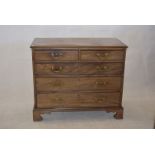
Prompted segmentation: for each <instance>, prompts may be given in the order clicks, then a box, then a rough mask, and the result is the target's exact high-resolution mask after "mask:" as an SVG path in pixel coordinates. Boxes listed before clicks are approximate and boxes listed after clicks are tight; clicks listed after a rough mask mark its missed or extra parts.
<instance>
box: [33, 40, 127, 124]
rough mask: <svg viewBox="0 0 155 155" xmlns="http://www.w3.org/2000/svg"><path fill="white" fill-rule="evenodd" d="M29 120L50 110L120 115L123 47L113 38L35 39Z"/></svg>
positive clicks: (116, 116)
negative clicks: (32, 105)
mask: <svg viewBox="0 0 155 155" xmlns="http://www.w3.org/2000/svg"><path fill="white" fill-rule="evenodd" d="M31 49H32V61H33V79H34V101H35V103H34V109H33V120H34V121H40V120H42V117H41V114H44V113H46V112H54V111H78V110H81V111H84V110H92V111H96V110H103V111H107V112H114V113H115V115H114V116H115V118H116V119H122V118H123V107H122V93H123V77H124V66H125V55H126V49H127V46H126V45H125V44H124V43H122V42H121V41H119V40H118V39H114V38H36V39H34V41H33V43H32V45H31Z"/></svg>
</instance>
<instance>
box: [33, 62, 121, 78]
mask: <svg viewBox="0 0 155 155" xmlns="http://www.w3.org/2000/svg"><path fill="white" fill-rule="evenodd" d="M122 73H123V64H122V63H81V64H79V65H78V63H50V64H49V63H48V64H35V74H46V75H57V74H86V75H87V74H98V75H100V74H101V75H121V74H122Z"/></svg>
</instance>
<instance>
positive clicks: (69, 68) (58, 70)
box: [35, 63, 78, 75]
mask: <svg viewBox="0 0 155 155" xmlns="http://www.w3.org/2000/svg"><path fill="white" fill-rule="evenodd" d="M77 73H78V64H77V63H48V64H35V74H46V75H57V74H77Z"/></svg>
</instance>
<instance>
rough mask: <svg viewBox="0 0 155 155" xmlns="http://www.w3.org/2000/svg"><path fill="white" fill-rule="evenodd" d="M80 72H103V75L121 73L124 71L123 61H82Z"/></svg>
mask: <svg viewBox="0 0 155 155" xmlns="http://www.w3.org/2000/svg"><path fill="white" fill-rule="evenodd" d="M79 73H80V74H99V75H100V74H101V75H121V74H122V73H123V64H122V63H102V62H101V63H81V64H80V65H79Z"/></svg>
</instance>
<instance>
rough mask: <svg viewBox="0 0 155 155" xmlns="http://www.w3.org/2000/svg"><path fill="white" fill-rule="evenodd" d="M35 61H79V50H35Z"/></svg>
mask: <svg viewBox="0 0 155 155" xmlns="http://www.w3.org/2000/svg"><path fill="white" fill-rule="evenodd" d="M34 59H35V61H77V60H78V51H77V50H49V51H35V52H34Z"/></svg>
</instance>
